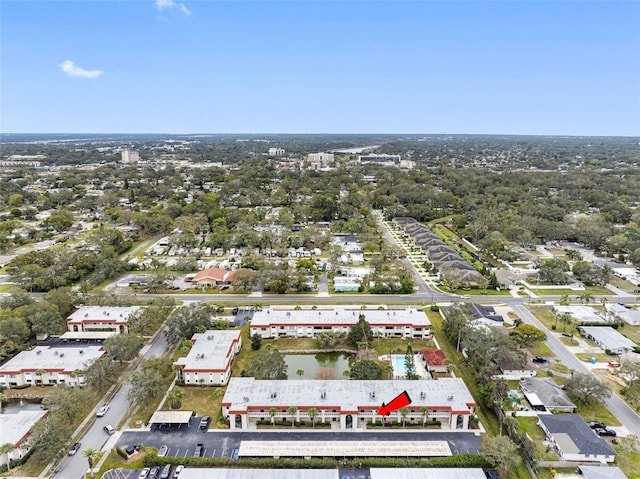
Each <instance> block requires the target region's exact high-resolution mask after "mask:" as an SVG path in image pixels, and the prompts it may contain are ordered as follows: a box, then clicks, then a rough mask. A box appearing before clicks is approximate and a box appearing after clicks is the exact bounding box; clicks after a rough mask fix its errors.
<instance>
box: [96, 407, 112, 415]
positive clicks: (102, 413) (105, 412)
mask: <svg viewBox="0 0 640 479" xmlns="http://www.w3.org/2000/svg"><path fill="white" fill-rule="evenodd" d="M108 410H109V405H108V404H105V405H104V406H102V407H101V408H100V409H98V412H97V413H96V416H98V417H102V416H104V415H105V414H107V411H108Z"/></svg>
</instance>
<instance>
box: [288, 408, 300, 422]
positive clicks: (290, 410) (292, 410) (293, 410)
mask: <svg viewBox="0 0 640 479" xmlns="http://www.w3.org/2000/svg"><path fill="white" fill-rule="evenodd" d="M287 412H288V413H289V416H291V427H293V426H294V425H295V423H296V414H297V413H298V407H297V406H289V407H288V408H287Z"/></svg>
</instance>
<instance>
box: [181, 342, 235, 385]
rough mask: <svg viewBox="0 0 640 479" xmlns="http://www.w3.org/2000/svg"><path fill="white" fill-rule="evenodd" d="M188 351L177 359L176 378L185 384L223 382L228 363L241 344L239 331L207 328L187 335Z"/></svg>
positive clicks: (229, 372)
mask: <svg viewBox="0 0 640 479" xmlns="http://www.w3.org/2000/svg"><path fill="white" fill-rule="evenodd" d="M191 343H192V346H191V350H190V351H189V353H188V354H187V356H186V357H183V358H179V359H178V360H177V361H176V362H175V363H174V364H175V365H176V366H177V380H178V381H180V382H183V383H185V384H201V385H207V386H212V385H216V386H217V385H224V384H227V381H228V380H229V377H230V376H231V363H232V362H233V358H234V357H235V356H236V354H238V353H239V352H240V348H241V347H242V335H241V331H240V330H228V331H227V330H215V331H213V330H210V331H205V332H204V333H199V334H194V335H193V336H192V337H191Z"/></svg>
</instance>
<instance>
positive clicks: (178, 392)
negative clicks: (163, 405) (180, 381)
mask: <svg viewBox="0 0 640 479" xmlns="http://www.w3.org/2000/svg"><path fill="white" fill-rule="evenodd" d="M183 400H184V391H183V390H182V389H178V388H173V389H172V390H171V391H169V394H167V401H169V404H170V406H171V409H180V408H181V407H182V401H183Z"/></svg>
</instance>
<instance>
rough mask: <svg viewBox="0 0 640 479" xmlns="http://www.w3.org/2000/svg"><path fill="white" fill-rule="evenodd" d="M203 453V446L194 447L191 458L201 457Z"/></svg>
mask: <svg viewBox="0 0 640 479" xmlns="http://www.w3.org/2000/svg"><path fill="white" fill-rule="evenodd" d="M203 453H204V444H202V443H200V444H197V445H196V448H195V449H194V451H193V457H202V454H203Z"/></svg>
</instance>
